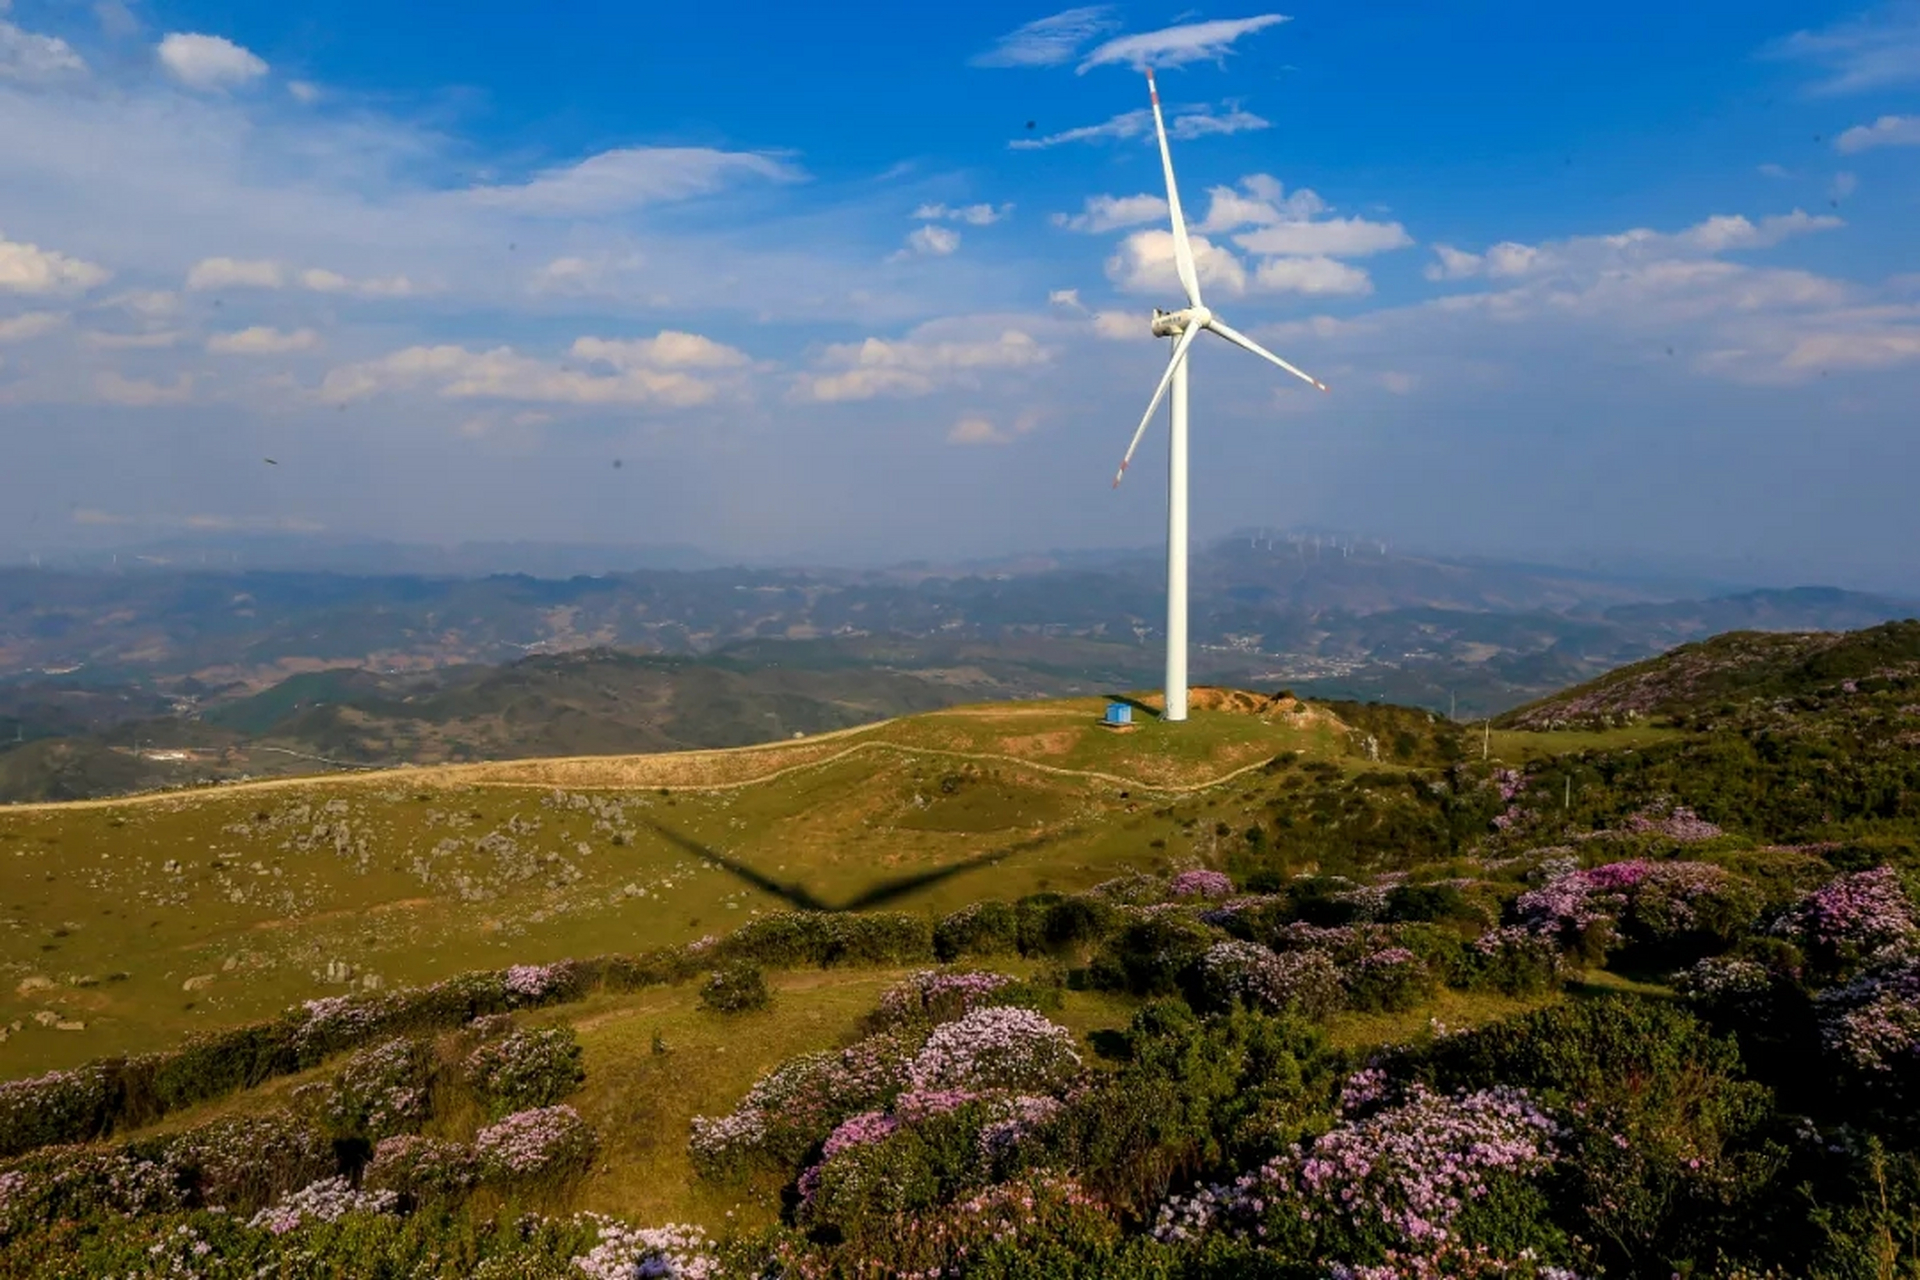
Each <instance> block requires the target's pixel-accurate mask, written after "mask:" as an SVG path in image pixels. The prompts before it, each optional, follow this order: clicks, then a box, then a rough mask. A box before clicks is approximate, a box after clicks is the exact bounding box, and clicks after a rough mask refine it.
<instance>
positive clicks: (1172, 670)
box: [1113, 71, 1327, 720]
mask: <svg viewBox="0 0 1920 1280" xmlns="http://www.w3.org/2000/svg"><path fill="white" fill-rule="evenodd" d="M1147 93H1148V95H1149V96H1150V97H1151V98H1152V99H1153V129H1154V133H1155V134H1156V135H1157V136H1158V137H1159V139H1160V167H1161V169H1162V170H1164V171H1165V173H1166V177H1167V211H1168V213H1169V215H1170V216H1171V218H1172V220H1173V265H1174V270H1175V271H1177V272H1178V273H1179V276H1180V287H1181V289H1183V290H1184V291H1185V292H1186V295H1187V306H1186V309H1185V310H1184V311H1162V310H1160V308H1158V307H1155V308H1154V309H1153V336H1154V337H1156V338H1172V339H1173V340H1174V342H1173V357H1172V359H1170V360H1169V361H1168V362H1167V371H1166V372H1165V373H1163V374H1161V375H1160V385H1159V386H1158V387H1156V388H1155V389H1154V392H1153V399H1152V400H1151V401H1150V402H1148V404H1147V412H1146V415H1145V416H1144V417H1142V418H1141V419H1140V426H1139V428H1138V429H1137V430H1136V431H1135V432H1134V433H1133V443H1131V444H1129V445H1128V446H1127V454H1126V457H1124V458H1122V459H1121V460H1120V470H1119V471H1117V472H1115V473H1114V477H1113V487H1114V488H1116V489H1118V488H1119V487H1120V481H1121V478H1122V477H1124V476H1125V475H1126V473H1127V467H1128V465H1129V464H1130V463H1132V461H1133V451H1134V450H1135V449H1138V448H1139V447H1140V438H1141V437H1142V436H1144V435H1146V433H1147V427H1148V425H1149V424H1151V423H1152V422H1153V415H1154V414H1155V413H1156V412H1157V411H1158V410H1159V408H1160V401H1161V400H1162V399H1164V398H1165V397H1166V394H1167V391H1168V389H1169V388H1171V389H1172V391H1173V430H1172V442H1171V443H1172V449H1171V454H1172V462H1171V465H1170V466H1169V467H1168V468H1167V694H1166V699H1167V706H1166V711H1165V712H1164V713H1163V714H1162V719H1166V720H1185V719H1186V718H1187V349H1188V348H1189V347H1191V346H1192V345H1193V340H1194V339H1195V338H1197V337H1199V336H1200V331H1201V330H1203V329H1205V330H1209V331H1211V332H1212V333H1213V334H1214V335H1215V336H1216V337H1220V338H1225V339H1226V340H1227V341H1228V342H1231V343H1232V344H1233V345H1234V346H1236V347H1239V348H1241V349H1242V350H1245V351H1251V352H1252V353H1253V354H1254V355H1256V356H1259V357H1260V358H1261V359H1262V360H1267V361H1271V362H1272V363H1274V364H1277V365H1279V366H1280V367H1281V368H1282V369H1285V370H1286V371H1287V372H1288V373H1290V374H1292V375H1293V376H1294V377H1296V378H1299V379H1300V380H1302V381H1303V382H1310V383H1312V384H1313V385H1314V386H1316V387H1318V388H1319V389H1320V390H1322V391H1325V390H1326V389H1327V388H1326V384H1324V383H1323V382H1321V381H1320V380H1319V379H1318V378H1315V377H1313V376H1311V375H1309V374H1305V373H1302V372H1301V371H1300V370H1298V369H1296V368H1294V367H1293V366H1292V365H1290V364H1288V363H1287V362H1286V361H1285V360H1282V359H1281V358H1280V357H1279V356H1277V355H1275V354H1273V352H1271V351H1269V350H1267V349H1266V348H1265V347H1263V346H1261V345H1260V344H1259V343H1257V342H1255V341H1254V340H1253V339H1252V338H1249V337H1247V336H1246V335H1245V334H1244V333H1241V332H1240V331H1239V330H1238V329H1234V328H1232V327H1230V326H1229V325H1228V324H1227V323H1226V321H1224V320H1222V319H1220V317H1219V316H1217V315H1215V314H1214V313H1213V312H1212V311H1211V310H1209V309H1208V308H1207V306H1206V305H1205V304H1204V303H1202V302H1201V301H1200V273H1199V272H1198V271H1197V270H1195V268H1194V265H1193V246H1192V245H1191V244H1189V243H1188V242H1187V220H1186V219H1185V218H1184V217H1182V216H1181V213H1180V190H1179V188H1178V187H1177V186H1175V185H1174V181H1173V155H1172V153H1171V152H1169V151H1168V150H1167V126H1166V123H1165V121H1164V120H1162V118H1161V115H1160V90H1159V89H1158V88H1157V87H1156V86H1155V85H1154V83H1153V72H1152V71H1148V72H1147Z"/></svg>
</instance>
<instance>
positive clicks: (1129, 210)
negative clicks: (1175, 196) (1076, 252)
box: [1053, 192, 1172, 234]
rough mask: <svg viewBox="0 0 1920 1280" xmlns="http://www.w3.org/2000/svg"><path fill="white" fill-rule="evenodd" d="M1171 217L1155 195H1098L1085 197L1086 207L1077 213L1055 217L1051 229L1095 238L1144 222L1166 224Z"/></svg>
mask: <svg viewBox="0 0 1920 1280" xmlns="http://www.w3.org/2000/svg"><path fill="white" fill-rule="evenodd" d="M1171 216H1172V215H1171V214H1170V213H1169V211H1168V209H1167V202H1166V201H1165V200H1163V199H1162V198H1160V197H1159V196H1156V195H1148V194H1146V193H1144V192H1143V193H1142V194H1140V195H1137V196H1107V195H1100V196H1088V197H1087V203H1086V207H1085V208H1084V209H1082V210H1081V211H1080V212H1079V213H1076V214H1072V215H1068V214H1064V213H1056V214H1054V215H1053V225H1054V226H1056V227H1065V228H1066V229H1067V230H1069V231H1085V232H1089V233H1091V234H1098V233H1100V232H1103V231H1115V230H1118V229H1119V228H1121V227H1137V226H1139V225H1140V224H1141V223H1143V222H1166V221H1167V220H1168V218H1170V217H1171Z"/></svg>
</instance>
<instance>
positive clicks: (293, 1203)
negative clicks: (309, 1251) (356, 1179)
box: [247, 1178, 400, 1236]
mask: <svg viewBox="0 0 1920 1280" xmlns="http://www.w3.org/2000/svg"><path fill="white" fill-rule="evenodd" d="M399 1201H400V1198H399V1197H398V1196H397V1195H395V1194H394V1193H393V1192H391V1191H355V1190H354V1189H353V1186H352V1184H350V1183H349V1182H348V1181H347V1180H346V1179H345V1178H326V1179H323V1180H321V1181H319V1182H314V1183H309V1184H308V1185H306V1186H304V1187H302V1188H300V1189H299V1190H298V1191H296V1192H294V1193H293V1194H292V1195H289V1196H286V1197H284V1198H282V1199H280V1200H278V1201H276V1202H275V1203H273V1204H272V1205H270V1206H268V1207H267V1208H265V1209H262V1210H261V1211H260V1212H259V1213H256V1214H254V1215H253V1220H252V1221H251V1222H249V1223H248V1224H247V1225H248V1226H250V1227H263V1228H265V1229H266V1230H268V1231H271V1232H272V1233H273V1234H274V1235H277V1236H283V1235H285V1234H287V1232H289V1231H292V1230H294V1229H295V1228H297V1227H299V1226H300V1225H301V1224H302V1223H304V1222H308V1221H319V1222H338V1221H339V1220H340V1219H341V1218H343V1217H345V1216H346V1215H347V1214H349V1213H391V1212H393V1211H394V1209H395V1208H396V1207H397V1206H398V1204H399Z"/></svg>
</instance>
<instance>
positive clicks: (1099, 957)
mask: <svg viewBox="0 0 1920 1280" xmlns="http://www.w3.org/2000/svg"><path fill="white" fill-rule="evenodd" d="M1213 940H1214V935H1213V933H1212V932H1211V931H1210V930H1209V929H1207V927H1206V926H1205V925H1202V924H1200V923H1199V922H1197V921H1194V920H1188V919H1185V918H1182V917H1180V916H1177V915H1171V914H1161V915H1151V916H1148V917H1147V918H1145V919H1141V920H1135V921H1133V922H1132V923H1130V924H1127V925H1126V926H1124V927H1123V928H1121V930H1120V931H1119V932H1118V933H1116V934H1114V935H1113V936H1112V937H1111V938H1109V939H1108V940H1107V942H1106V943H1105V945H1104V946H1102V947H1101V949H1100V951H1099V952H1098V953H1097V954H1096V955H1095V956H1094V958H1093V962H1092V964H1091V965H1089V966H1088V976H1089V978H1090V980H1091V981H1092V983H1093V985H1094V986H1096V987H1099V988H1101V989H1103V990H1108V991H1125V992H1128V993H1130V994H1133V995H1138V996H1156V995H1172V994H1174V993H1175V992H1177V991H1179V990H1180V987H1181V982H1182V979H1183V978H1184V977H1185V976H1186V974H1187V971H1188V970H1189V969H1190V968H1191V967H1192V966H1193V965H1194V964H1196V963H1197V962H1198V961H1199V959H1200V957H1201V956H1202V955H1204V954H1205V953H1206V950H1207V948H1208V947H1209V946H1211V945H1212V944H1213Z"/></svg>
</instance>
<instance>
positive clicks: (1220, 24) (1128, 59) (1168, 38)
mask: <svg viewBox="0 0 1920 1280" xmlns="http://www.w3.org/2000/svg"><path fill="white" fill-rule="evenodd" d="M1289 21H1292V19H1290V18H1287V17H1286V16H1284V15H1282V14H1278V13H1263V14H1261V15H1259V16H1258V17H1253V18H1225V19H1218V20H1215V21H1213V22H1190V23H1187V24H1185V25H1183V26H1178V27H1165V28H1162V29H1161V30H1159V31H1147V32H1143V33H1141V34H1139V35H1131V36H1121V37H1119V38H1118V39H1114V40H1109V41H1107V42H1106V43H1105V44H1103V45H1101V46H1100V47H1099V48H1097V49H1095V50H1094V51H1093V52H1092V53H1090V54H1088V55H1087V56H1086V58H1085V59H1084V60H1082V62H1081V63H1080V68H1079V69H1080V72H1081V73H1082V74H1085V73H1086V72H1088V71H1091V70H1092V69H1093V68H1095V67H1101V66H1109V65H1112V64H1114V63H1123V64H1126V65H1128V66H1133V67H1140V68H1146V67H1178V66H1182V65H1184V64H1186V63H1189V62H1218V61H1219V60H1221V59H1222V58H1225V57H1226V56H1227V54H1228V53H1229V52H1231V51H1232V48H1233V44H1234V42H1235V41H1237V40H1239V39H1240V37H1242V36H1248V35H1252V34H1253V33H1254V32H1256V31H1264V30H1266V29H1267V28H1268V27H1271V26H1277V25H1278V24H1280V23H1282V22H1289Z"/></svg>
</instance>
